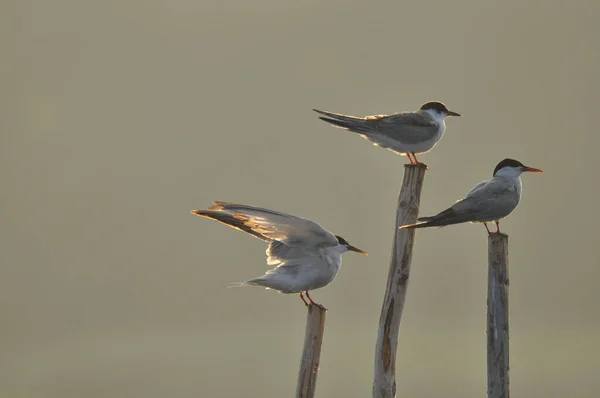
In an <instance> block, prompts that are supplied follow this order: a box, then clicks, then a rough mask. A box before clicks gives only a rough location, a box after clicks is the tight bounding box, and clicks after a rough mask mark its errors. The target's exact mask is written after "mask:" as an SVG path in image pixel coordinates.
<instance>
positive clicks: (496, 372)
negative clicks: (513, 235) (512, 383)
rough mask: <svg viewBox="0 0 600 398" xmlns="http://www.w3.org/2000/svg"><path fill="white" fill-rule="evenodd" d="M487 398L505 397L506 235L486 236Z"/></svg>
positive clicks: (507, 393) (506, 378)
mask: <svg viewBox="0 0 600 398" xmlns="http://www.w3.org/2000/svg"><path fill="white" fill-rule="evenodd" d="M487 367H488V398H509V396H510V394H509V390H508V386H509V383H508V235H505V234H500V233H499V234H491V235H489V237H488V298H487Z"/></svg>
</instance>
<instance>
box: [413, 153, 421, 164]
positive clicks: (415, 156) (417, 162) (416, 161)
mask: <svg viewBox="0 0 600 398" xmlns="http://www.w3.org/2000/svg"><path fill="white" fill-rule="evenodd" d="M412 155H413V158H415V164H419V163H420V162H419V161H418V160H417V155H415V153H414V152H413V153H412Z"/></svg>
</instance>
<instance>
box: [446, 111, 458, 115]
mask: <svg viewBox="0 0 600 398" xmlns="http://www.w3.org/2000/svg"><path fill="white" fill-rule="evenodd" d="M448 116H460V113H456V112H452V111H448Z"/></svg>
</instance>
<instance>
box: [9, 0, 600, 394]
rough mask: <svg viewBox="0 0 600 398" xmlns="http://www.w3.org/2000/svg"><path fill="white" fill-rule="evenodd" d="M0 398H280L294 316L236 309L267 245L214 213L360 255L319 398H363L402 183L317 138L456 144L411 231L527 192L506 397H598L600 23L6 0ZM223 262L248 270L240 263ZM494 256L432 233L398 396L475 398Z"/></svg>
mask: <svg viewBox="0 0 600 398" xmlns="http://www.w3.org/2000/svg"><path fill="white" fill-rule="evenodd" d="M1 8H2V10H1V12H0V20H1V23H0V33H1V34H0V40H1V43H2V55H3V62H2V65H1V66H0V68H2V73H1V74H0V76H1V77H0V79H2V82H1V85H2V91H1V92H0V101H1V106H2V117H1V118H0V131H1V135H0V140H1V141H0V151H1V153H0V162H1V167H0V179H1V186H2V190H1V193H0V261H1V267H0V317H1V319H2V327H1V328H0V352H1V355H0V395H1V396H3V397H44V398H53V397H60V398H66V397H81V396H85V397H165V396H168V397H198V396H202V397H236V396H241V395H243V396H250V397H256V396H268V397H276V396H282V397H283V396H292V395H293V394H294V391H295V385H296V377H297V371H298V366H299V361H300V352H301V347H302V341H303V335H304V326H305V316H306V309H305V308H304V306H303V305H302V303H301V302H300V299H299V298H298V297H297V295H281V294H278V293H276V292H273V291H265V290H263V289H259V288H250V287H249V288H239V289H226V286H227V285H228V284H229V283H231V282H237V281H242V280H246V279H249V278H252V277H255V276H258V275H261V274H262V273H263V272H264V271H265V270H266V269H267V266H266V263H265V258H264V249H265V246H264V245H263V244H262V243H261V242H259V241H258V240H255V239H252V238H251V237H249V236H246V235H245V234H243V233H240V232H237V231H235V230H233V229H229V228H226V227H225V226H222V225H219V224H217V223H215V222H211V221H209V220H204V219H201V218H198V217H195V216H192V215H190V213H189V211H190V210H191V209H194V208H203V207H206V206H209V205H210V204H211V201H212V200H215V199H216V200H225V201H234V202H240V203H245V204H253V205H257V206H262V207H267V208H272V209H276V210H280V211H283V212H287V213H291V214H294V215H297V216H302V217H306V218H310V219H312V220H315V221H317V222H319V223H321V224H322V225H323V226H325V227H326V228H328V229H329V230H331V231H333V232H335V233H337V234H339V235H342V236H344V237H345V238H347V239H348V240H349V242H350V243H352V244H354V245H356V246H358V247H360V248H362V249H364V250H367V251H368V252H369V253H370V256H369V257H363V256H360V255H353V254H347V255H345V257H344V266H343V267H342V271H341V273H340V274H339V276H338V277H337V279H336V280H335V281H334V283H333V284H331V285H330V286H328V287H326V288H324V289H321V290H318V291H315V292H314V293H313V297H314V299H315V300H316V301H318V302H321V303H323V304H324V305H325V306H326V307H328V308H329V313H328V316H327V325H326V330H325V340H324V346H323V354H322V362H321V368H320V373H319V379H318V386H317V395H318V396H320V397H336V396H346V397H365V396H370V394H371V383H372V373H373V355H374V346H375V340H376V332H377V323H378V319H379V313H380V308H381V307H380V306H381V302H382V298H383V294H384V289H385V282H386V278H387V272H388V266H389V257H390V249H391V244H392V234H393V230H394V221H395V211H396V200H397V194H398V189H399V186H400V182H401V179H402V174H403V164H404V163H406V162H407V159H406V158H404V157H399V156H397V155H395V154H393V153H392V152H389V151H386V150H384V149H381V148H376V147H373V146H372V145H371V144H370V143H369V142H367V141H365V140H363V139H361V138H360V137H358V136H356V135H354V134H352V133H348V132H345V131H343V130H339V129H334V128H332V127H330V126H328V125H326V124H325V123H323V122H321V121H319V120H318V119H317V115H316V114H315V113H313V112H312V111H311V109H312V108H320V109H325V110H329V111H333V112H340V113H346V114H352V115H359V116H362V115H367V114H374V113H392V112H397V111H402V110H414V109H418V107H419V106H420V105H421V104H423V103H424V102H426V101H430V100H440V101H443V102H445V103H446V104H447V105H448V107H449V108H450V109H452V110H454V111H457V112H460V113H462V114H463V117H462V118H452V119H449V120H448V121H447V126H448V128H447V131H446V135H445V137H444V139H443V140H442V141H441V142H440V143H439V144H438V145H437V146H436V147H435V149H434V150H433V151H432V152H430V153H428V154H424V155H421V156H420V157H419V159H420V160H421V161H423V162H425V163H427V164H428V165H429V167H430V170H429V171H428V172H427V175H426V179H425V186H424V190H423V196H422V204H421V211H422V214H432V213H435V212H437V211H440V210H442V209H444V208H445V207H446V206H448V205H450V204H452V203H453V202H454V201H455V200H457V199H459V198H461V197H462V196H463V195H464V194H465V193H466V192H467V191H468V190H469V189H471V187H472V186H473V185H475V184H476V183H478V182H480V181H482V180H484V179H487V178H489V177H491V174H492V171H493V169H494V166H495V165H496V164H497V163H498V162H499V161H500V160H502V159H503V158H505V157H512V158H515V159H518V160H520V161H522V162H523V163H525V164H527V165H530V166H533V167H538V168H542V169H543V170H544V171H545V173H544V174H527V175H524V176H523V185H524V194H523V198H522V201H521V205H520V206H519V208H518V209H517V210H516V211H515V212H514V213H513V214H512V215H511V216H510V217H509V218H508V219H506V220H505V221H504V222H503V223H502V227H503V231H504V232H507V233H508V234H510V278H511V284H510V304H511V308H510V313H511V323H510V328H511V335H510V337H511V340H510V342H511V350H510V357H511V358H510V362H511V363H510V365H511V390H512V394H513V396H515V397H529V398H538V397H540V398H541V397H544V398H548V397H597V396H598V391H599V390H600V380H599V378H598V372H599V371H600V350H599V349H598V346H599V339H598V336H599V332H600V320H599V317H598V299H597V291H598V278H599V277H600V270H599V267H598V265H599V261H598V257H597V253H596V247H595V245H596V244H597V241H598V233H597V230H596V229H595V228H596V225H597V222H598V221H599V217H598V208H597V206H598V193H599V190H600V188H599V184H598V174H597V167H598V161H597V154H598V145H599V144H600V140H599V139H598V131H597V127H596V112H597V107H598V104H599V101H598V90H599V89H600V85H599V83H600V79H599V78H598V69H599V66H600V47H599V46H598V37H599V34H600V25H598V17H599V15H600V3H599V2H598V1H596V0H589V1H584V0H582V1H577V2H566V1H558V0H555V1H550V0H531V1H527V2H523V1H516V0H510V1H502V2H500V1H485V2H481V1H460V0H456V1H452V2H442V1H438V2H435V1H434V2H431V1H403V2H398V1H385V2H380V3H378V4H376V5H373V4H371V3H369V4H367V2H356V1H350V2H349V1H339V0H335V1H311V0H305V1H294V2H290V1H276V0H256V1H245V0H234V1H227V2H225V1H202V0H194V1H191V0H170V1H165V0H162V1H161V0H147V1H141V0H119V1H114V0H109V1H102V2H81V1H75V0H56V1H52V2H48V1H39V0H19V1H14V0H13V1H7V2H3V4H2V6H1ZM232 248H233V249H232ZM486 283H487V235H486V233H485V230H484V228H483V226H478V225H470V224H466V225H459V226H454V227H448V228H442V229H438V230H435V229H433V230H423V231H419V232H418V234H417V241H416V246H415V253H414V257H413V268H412V274H411V279H410V287H409V292H408V300H407V303H406V307H405V311H404V317H403V320H402V325H401V330H400V343H399V348H398V363H397V367H396V372H397V381H398V396H403V397H417V398H418V397H431V396H438V395H443V396H444V397H457V398H458V397H461V398H464V397H482V396H484V395H485V393H486V354H485V341H486V340H485V339H486V336H485V328H486V320H485V313H486Z"/></svg>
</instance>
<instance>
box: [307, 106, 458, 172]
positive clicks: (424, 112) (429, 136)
mask: <svg viewBox="0 0 600 398" xmlns="http://www.w3.org/2000/svg"><path fill="white" fill-rule="evenodd" d="M313 111H315V112H317V113H320V114H321V115H325V116H327V117H322V116H320V117H319V119H321V120H324V121H326V122H327V123H330V124H332V125H334V126H336V127H341V128H343V129H346V130H349V131H352V132H354V133H358V134H360V135H361V136H362V137H363V138H366V139H367V140H369V141H372V142H373V143H374V145H376V146H380V147H382V148H387V149H389V150H390V151H392V152H395V153H397V154H399V155H406V156H407V157H408V160H409V161H410V163H411V164H417V163H419V161H418V160H417V154H418V153H425V152H429V151H430V150H431V149H432V148H433V147H434V146H435V144H437V143H438V141H439V140H441V139H442V136H443V135H444V131H446V123H445V122H444V120H445V119H446V118H447V117H448V116H460V114H459V113H456V112H452V111H450V110H448V108H446V105H444V104H442V103H441V102H435V101H434V102H428V103H426V104H424V105H423V106H421V109H419V110H418V111H416V112H401V113H394V114H392V115H373V116H366V117H363V118H360V117H354V116H346V115H341V114H338V113H331V112H325V111H320V110H318V109H313ZM411 155H412V158H411ZM413 159H414V161H413Z"/></svg>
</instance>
